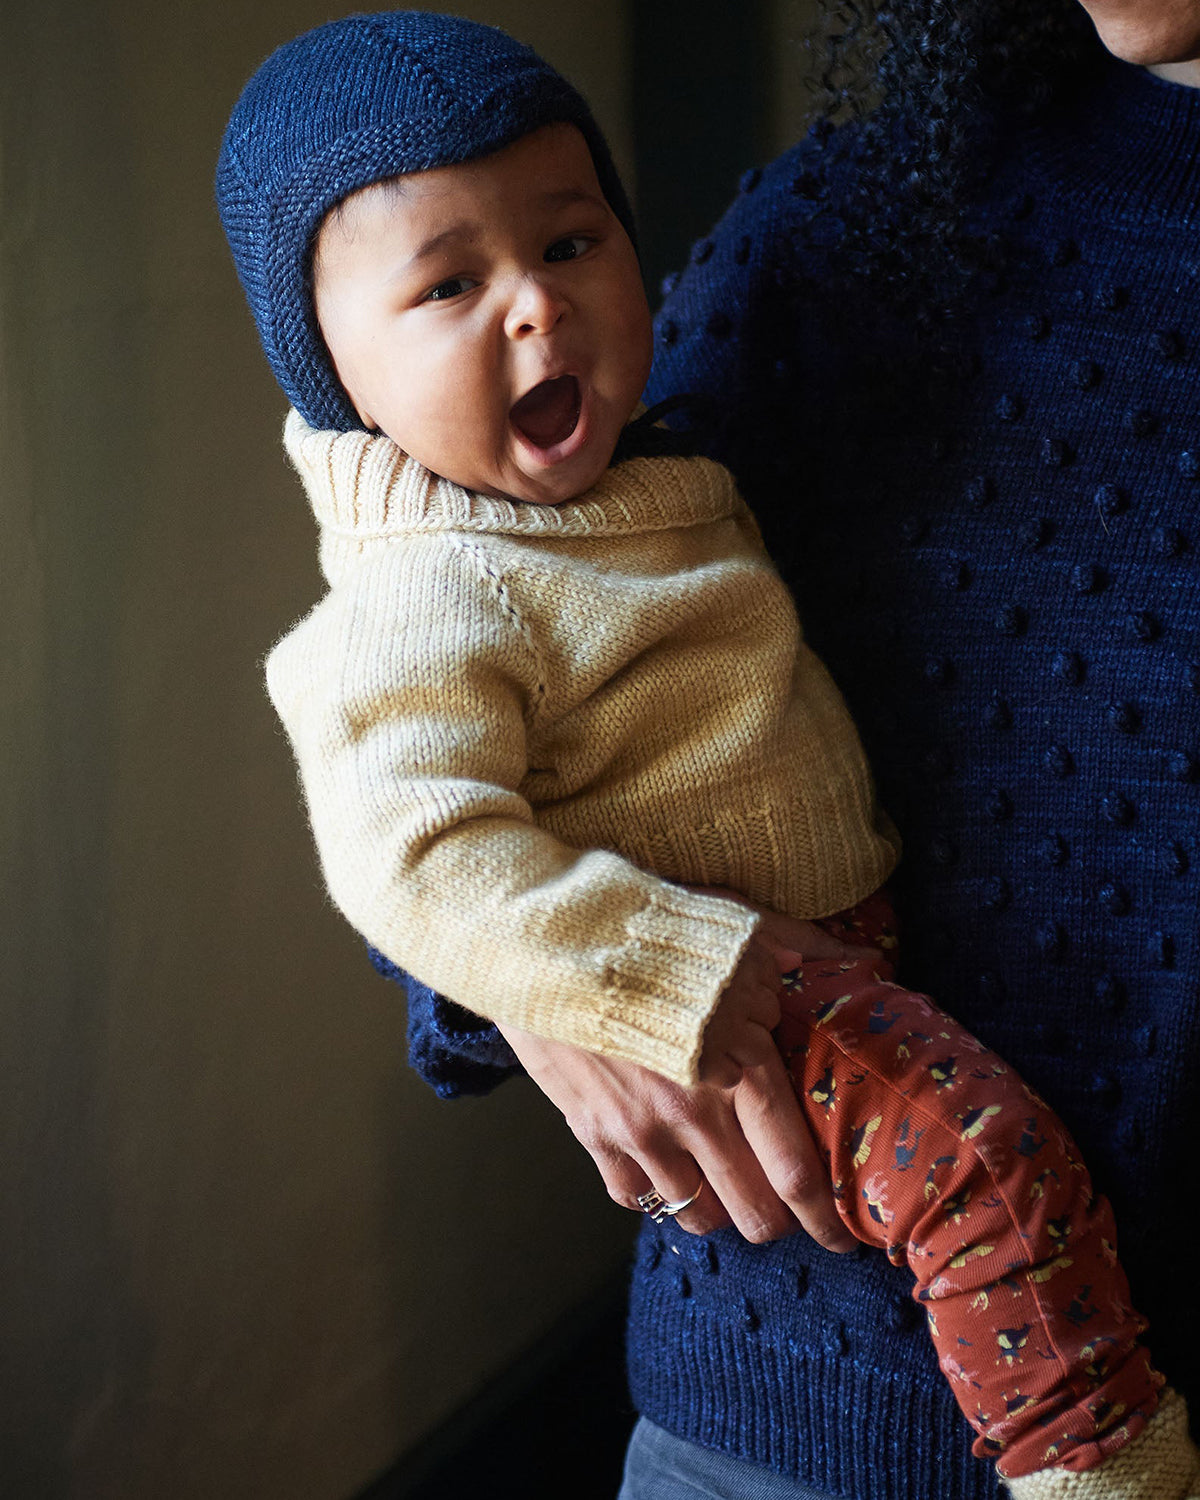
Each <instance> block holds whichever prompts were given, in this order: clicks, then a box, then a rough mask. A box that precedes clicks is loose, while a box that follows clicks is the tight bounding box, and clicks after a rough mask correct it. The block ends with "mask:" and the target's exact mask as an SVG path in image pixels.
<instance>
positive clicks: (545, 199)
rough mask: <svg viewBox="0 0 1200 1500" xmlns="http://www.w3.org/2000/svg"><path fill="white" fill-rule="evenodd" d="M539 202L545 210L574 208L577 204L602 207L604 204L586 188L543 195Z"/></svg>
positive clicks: (561, 190) (564, 189) (568, 189)
mask: <svg viewBox="0 0 1200 1500" xmlns="http://www.w3.org/2000/svg"><path fill="white" fill-rule="evenodd" d="M538 202H539V203H540V205H541V206H542V207H543V208H572V207H574V205H575V204H577V203H578V204H584V205H587V206H590V207H600V206H602V205H603V204H604V199H603V198H601V197H600V196H599V194H597V193H589V192H588V190H587V189H586V188H578V187H567V188H557V189H555V190H554V191H552V192H549V193H542V194H541V195H540V197H539V198H538Z"/></svg>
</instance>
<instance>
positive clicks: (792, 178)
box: [411, 65, 1200, 1500]
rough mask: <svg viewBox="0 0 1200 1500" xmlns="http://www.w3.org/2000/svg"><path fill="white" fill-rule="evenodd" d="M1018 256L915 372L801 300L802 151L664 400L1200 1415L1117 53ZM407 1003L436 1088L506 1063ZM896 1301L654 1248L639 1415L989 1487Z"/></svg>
mask: <svg viewBox="0 0 1200 1500" xmlns="http://www.w3.org/2000/svg"><path fill="white" fill-rule="evenodd" d="M1008 144H1009V147H1010V149H1008V150H1006V152H1005V153H1004V166H1003V168H1002V169H1001V170H1000V171H999V172H997V174H996V175H995V176H994V177H993V179H992V181H991V183H990V184H989V186H988V187H987V189H986V193H985V196H984V200H983V201H982V202H981V203H980V204H979V205H978V207H977V210H976V220H977V227H979V228H980V229H982V230H984V231H986V232H989V233H993V234H998V235H1000V236H1002V237H1003V239H1004V241H1005V243H1006V244H1007V245H1008V247H1009V252H1010V253H1009V263H1008V266H1007V269H1006V271H1005V273H1004V274H1003V275H993V276H991V277H990V279H986V280H984V281H982V282H981V283H980V284H979V285H977V286H976V287H975V288H974V289H973V291H972V293H971V297H970V305H969V309H968V313H967V315H966V317H965V318H964V319H963V321H962V324H961V327H960V328H959V330H958V332H957V333H956V335H955V339H954V343H953V346H952V347H950V348H948V349H943V350H941V351H939V353H938V354H937V355H936V356H931V355H930V354H929V352H928V350H927V349H925V348H924V347H922V346H919V345H918V344H917V343H916V341H915V340H914V339H913V338H912V336H911V334H910V331H909V330H908V328H906V327H905V326H904V325H903V323H902V322H901V321H900V320H898V319H895V318H893V317H891V316H890V315H889V313H888V311H887V309H886V308H881V307H874V306H872V305H871V302H870V296H869V293H868V292H858V293H855V294H847V295H846V296H845V297H843V298H841V299H839V300H838V301H837V302H833V301H832V300H831V298H830V296H829V294H828V290H827V288H823V287H822V275H821V269H820V267H819V266H817V265H811V266H808V267H806V268H804V269H805V270H807V271H808V272H810V273H811V275H812V279H813V286H814V292H813V295H812V296H811V298H810V299H808V300H807V302H806V300H805V299H804V298H803V297H801V298H799V299H797V298H796V296H795V295H794V294H793V295H787V296H782V295H781V294H780V289H779V287H780V281H781V280H782V281H783V282H784V283H786V285H787V286H788V287H789V288H791V289H793V292H794V288H795V286H796V285H797V284H798V281H802V280H803V276H802V275H801V276H798V274H797V267H796V265H795V262H794V259H793V257H794V253H795V252H794V250H793V249H792V248H791V246H792V242H793V238H794V236H793V234H792V231H793V230H794V229H795V227H796V226H797V225H798V224H800V223H801V222H802V221H803V220H804V219H805V217H806V216H808V215H810V214H813V213H814V212H818V211H821V210H823V209H829V208H831V207H832V208H833V209H834V210H835V211H836V204H835V203H831V194H832V193H833V191H834V190H833V189H832V188H831V186H830V180H829V179H830V173H829V172H828V170H827V168H826V167H825V165H824V162H825V157H826V156H827V155H828V154H829V151H828V147H826V148H822V147H821V146H820V145H819V144H818V143H817V142H815V141H809V142H806V143H804V144H802V145H801V146H799V147H797V148H796V149H795V150H793V151H791V152H789V153H787V154H786V155H785V156H783V157H781V158H780V159H779V160H778V161H777V162H776V163H774V165H772V166H771V167H769V168H768V169H766V170H765V171H764V172H762V173H757V172H752V173H750V174H748V175H747V176H746V178H744V179H743V182H742V191H741V193H740V195H739V197H738V199H737V201H736V202H735V203H734V205H733V206H732V207H731V209H730V210H729V212H728V213H727V215H726V217H725V218H724V220H723V221H722V223H721V224H720V225H719V226H718V228H717V229H716V230H715V231H714V233H713V234H712V236H711V237H710V238H708V239H706V240H704V241H702V242H701V243H700V244H699V245H697V246H696V247H695V249H694V251H693V254H692V257H691V261H690V263H689V265H688V266H687V268H686V269H685V270H684V272H683V273H682V274H681V276H680V277H679V279H678V282H677V284H676V286H675V287H674V289H673V291H672V292H671V294H670V295H669V297H668V300H667V303H666V306H665V307H664V309H663V312H662V314H661V315H660V318H659V323H658V335H659V354H658V360H657V363H656V366H655V374H654V378H653V381H652V385H651V390H650V392H649V396H650V398H651V399H659V398H661V397H664V396H667V395H670V394H672V393H674V392H676V391H679V390H684V389H686V390H688V391H699V392H701V393H704V394H707V395H710V396H712V397H713V398H714V399H715V400H716V401H718V402H719V403H720V405H721V407H722V408H723V410H724V411H725V412H726V413H727V414H728V420H727V421H726V422H724V423H723V424H722V429H721V431H720V433H719V435H718V437H717V438H716V439H715V441H714V448H715V451H716V456H718V457H721V458H723V459H724V460H725V461H726V462H728V463H729V464H730V465H731V467H732V468H733V469H734V470H735V472H736V473H737V474H738V477H739V479H740V480H741V482H742V484H743V487H744V489H745V491H746V494H747V498H748V499H749V500H750V502H751V504H752V505H753V506H754V508H755V510H756V512H757V513H758V515H759V518H760V520H761V521H762V522H763V526H764V531H765V532H766V534H767V538H768V542H769V543H770V544H771V545H772V547H773V550H774V552H775V554H776V556H777V557H778V558H779V559H780V561H781V564H782V565H783V567H784V569H785V571H786V573H787V574H788V576H789V578H790V580H791V582H792V583H793V585H794V587H795V590H796V595H797V599H798V602H799V606H800V610H801V614H802V617H803V619H804V622H805V627H806V630H807V632H808V635H809V637H810V639H811V640H812V642H813V644H814V645H815V647H816V648H817V650H818V651H819V653H820V654H821V655H822V656H823V657H824V658H825V660H826V662H827V663H828V664H829V666H830V668H831V669H832V671H833V673H834V676H835V677H836V678H837V680H838V681H839V683H840V684H841V686H842V688H843V689H844V691H845V692H846V695H847V697H848V699H849V701H850V705H851V708H852V710H853V712H854V714H855V716H856V718H857V721H858V724H859V727H860V729H861V731H862V734H863V738H864V740H865V741H866V744H867V748H868V751H869V753H870V755H871V758H872V762H873V764H874V767H875V770H876V774H877V777H878V781H879V787H880V794H881V798H882V800H883V802H884V804H885V806H887V808H888V810H889V811H890V812H891V813H892V815H893V817H895V819H896V820H897V822H898V823H899V825H900V827H901V830H902V832H903V833H904V835H905V840H906V844H905V858H904V862H903V864H902V866H901V872H900V875H899V877H898V880H897V895H898V898H899V904H900V909H901V913H902V917H903V919H904V923H905V961H904V968H903V973H902V978H904V979H905V980H906V982H907V983H908V984H910V985H913V986H915V987H918V988H924V989H928V990H929V991H931V992H932V993H933V994H934V995H935V996H936V997H937V998H938V1000H939V1002H940V1003H941V1004H943V1005H944V1006H945V1007H946V1008H947V1009H949V1010H950V1011H952V1012H953V1013H954V1014H956V1015H957V1016H959V1017H960V1018H961V1019H962V1020H963V1021H964V1022H965V1023H966V1024H967V1025H968V1026H969V1027H971V1028H972V1029H973V1030H974V1031H976V1032H977V1033H978V1034H979V1035H980V1036H981V1037H982V1038H983V1039H984V1040H985V1041H986V1042H987V1043H988V1044H989V1045H990V1046H992V1047H994V1048H996V1049H997V1050H998V1051H999V1052H1000V1053H1001V1054H1002V1055H1003V1056H1005V1057H1007V1058H1008V1059H1009V1060H1010V1061H1012V1062H1013V1063H1014V1064H1016V1065H1017V1066H1018V1067H1019V1068H1021V1070H1022V1071H1023V1072H1024V1074H1025V1076H1026V1078H1027V1079H1028V1080H1029V1081H1030V1082H1031V1083H1032V1084H1034V1085H1035V1086H1036V1087H1038V1088H1040V1089H1041V1090H1042V1091H1043V1092H1044V1093H1045V1094H1046V1096H1047V1097H1048V1098H1049V1100H1050V1101H1051V1103H1052V1104H1053V1105H1054V1106H1055V1107H1056V1108H1057V1109H1058V1111H1059V1112H1060V1113H1061V1115H1062V1116H1063V1117H1064V1119H1065V1120H1066V1121H1067V1123H1068V1125H1069V1126H1070V1127H1071V1129H1072V1130H1073V1131H1074V1133H1075V1135H1076V1137H1077V1139H1078V1140H1079V1142H1080V1144H1081V1146H1082V1147H1083V1149H1084V1152H1085V1154H1086V1156H1087V1158H1088V1161H1089V1165H1090V1166H1091V1168H1092V1172H1093V1175H1094V1177H1095V1179H1096V1181H1097V1184H1098V1186H1099V1187H1100V1188H1101V1189H1102V1190H1103V1191H1105V1192H1107V1193H1108V1194H1109V1196H1110V1197H1111V1198H1112V1200H1113V1203H1114V1206H1115V1208H1116V1210H1117V1216H1118V1223H1119V1226H1120V1233H1121V1248H1122V1256H1123V1259H1124V1262H1125V1265H1126V1267H1127V1269H1128V1271H1129V1274H1130V1277H1131V1280H1132V1283H1133V1289H1134V1294H1135V1298H1136V1301H1137V1303H1138V1305H1139V1307H1140V1308H1141V1309H1142V1310H1143V1311H1144V1312H1145V1313H1147V1314H1148V1316H1149V1317H1150V1319H1151V1323H1152V1327H1151V1333H1150V1342H1151V1346H1152V1348H1153V1350H1154V1353H1155V1356H1156V1362H1157V1363H1158V1364H1159V1366H1160V1368H1162V1369H1163V1370H1164V1371H1165V1372H1166V1373H1167V1375H1168V1376H1169V1378H1170V1379H1171V1381H1172V1383H1173V1384H1174V1385H1175V1386H1176V1387H1178V1388H1179V1389H1180V1390H1182V1391H1183V1392H1184V1393H1185V1394H1189V1395H1190V1399H1191V1404H1192V1408H1193V1411H1197V1410H1200V1382H1198V1381H1197V1378H1196V1375H1195V1371H1196V1370H1197V1368H1200V1361H1198V1357H1197V1352H1196V1351H1197V1347H1198V1345H1200V1302H1198V1299H1197V1296H1196V1292H1195V1288H1194V1284H1193V1282H1192V1279H1191V1275H1192V1265H1193V1262H1194V1254H1193V1251H1192V1249H1191V1243H1192V1235H1193V1234H1194V1230H1193V1229H1192V1210H1191V1194H1192V1183H1191V1173H1190V1170H1189V1168H1188V1165H1187V1146H1188V1145H1189V1144H1190V1143H1191V1141H1192V1140H1193V1139H1194V1136H1195V1123H1196V1113H1197V1111H1196V1106H1195V1098H1196V1094H1197V1089H1196V1082H1195V1080H1196V1077H1197V1075H1198V1072H1200V1069H1198V1067H1197V1064H1198V1062H1200V935H1198V933H1197V910H1198V896H1200V590H1198V587H1197V585H1198V581H1200V91H1192V90H1187V89H1184V88H1181V87H1178V86H1173V85H1169V84H1165V83H1161V82H1159V81H1157V80H1155V79H1154V78H1152V77H1151V76H1149V75H1148V74H1145V73H1143V72H1141V71H1139V70H1136V69H1132V68H1128V67H1125V66H1123V65H1113V66H1112V67H1111V68H1109V69H1107V71H1106V72H1105V75H1104V77H1103V80H1102V82H1101V83H1100V84H1099V85H1098V87H1097V90H1096V91H1095V92H1094V93H1093V94H1092V95H1091V97H1090V98H1089V100H1088V101H1087V103H1086V104H1084V105H1079V106H1075V107H1074V108H1073V109H1072V111H1071V112H1070V113H1069V114H1067V115H1065V116H1062V117H1060V118H1058V119H1057V120H1055V121H1054V122H1053V123H1052V124H1049V125H1047V126H1044V127H1043V128H1042V129H1040V130H1039V131H1037V132H1034V133H1032V134H1026V135H1023V136H1021V137H1019V138H1014V139H1013V140H1012V141H1011V142H1010V143H1008ZM462 1023H463V1016H462V1013H458V1014H457V1015H456V1014H455V1012H454V1011H453V1009H452V1008H450V1007H448V1006H447V1005H446V1004H445V1003H444V1002H441V1001H437V1000H435V999H434V998H433V997H431V996H429V995H428V993H427V992H425V993H421V992H419V991H417V992H414V994H413V1004H412V1009H411V1029H412V1032H413V1036H414V1044H415V1045H414V1055H415V1058H416V1060H417V1062H418V1065H419V1066H420V1067H421V1070H422V1071H423V1072H424V1073H425V1075H426V1076H427V1077H429V1078H430V1080H431V1081H432V1082H434V1083H435V1085H437V1086H439V1088H440V1091H442V1092H444V1093H453V1092H457V1091H459V1090H460V1089H462V1088H464V1087H465V1088H467V1089H477V1088H479V1087H481V1086H483V1085H484V1084H486V1083H488V1082H490V1081H494V1080H495V1079H496V1078H498V1077H499V1076H502V1072H503V1069H504V1067H505V1066H506V1065H507V1064H509V1063H510V1062H511V1058H510V1057H507V1056H506V1054H505V1052H504V1049H503V1047H502V1044H501V1045H497V1043H496V1038H495V1034H494V1033H490V1032H488V1031H486V1030H484V1031H480V1030H478V1029H476V1030H469V1029H463V1025H462ZM910 1285H911V1279H910V1277H909V1275H908V1273H907V1272H906V1271H903V1270H896V1269H894V1268H892V1267H891V1266H890V1265H889V1264H888V1263H887V1261H886V1260H885V1259H884V1257H883V1256H882V1255H878V1254H874V1253H870V1252H866V1251H862V1252H860V1253H859V1254H857V1255H852V1256H848V1257H835V1256H832V1255H827V1254H825V1253H823V1252H822V1251H820V1250H818V1249H815V1248H814V1247H813V1246H812V1245H811V1243H809V1242H807V1241H806V1240H805V1239H804V1237H803V1236H797V1237H795V1238H793V1239H790V1240H787V1241H784V1242H782V1243H778V1244H774V1245H768V1246H751V1245H747V1244H745V1243H744V1242H742V1241H741V1240H740V1238H739V1237H738V1236H737V1235H736V1234H735V1233H734V1232H732V1231H726V1232H723V1233H720V1234H716V1235H713V1236H711V1237H709V1238H708V1239H705V1240H696V1239H693V1238H691V1237H689V1236H688V1235H686V1234H684V1233H682V1232H681V1231H676V1230H673V1229H672V1228H671V1227H670V1226H669V1225H666V1226H663V1227H662V1228H655V1227H654V1226H652V1225H649V1224H647V1225H646V1226H644V1229H643V1234H642V1239H641V1242H640V1249H639V1254H638V1258H637V1264H636V1268H635V1272H634V1284H633V1300H632V1309H631V1321H630V1344H629V1357H630V1371H631V1379H632V1385H633V1393H634V1398H635V1401H636V1403H637V1405H638V1407H639V1409H640V1410H641V1411H642V1412H643V1413H644V1414H645V1415H647V1416H649V1417H650V1418H651V1419H652V1420H654V1421H656V1422H658V1423H660V1424H661V1425H663V1426H665V1427H667V1428H669V1429H670V1430H671V1431H673V1432H676V1433H678V1434H680V1435H681V1436H683V1437H686V1438H690V1439H692V1440H694V1441H696V1442H698V1443H702V1444H705V1445H708V1446H711V1447H716V1448H721V1449H724V1450H725V1451H727V1452H729V1453H731V1454H734V1455H737V1456H739V1457H742V1458H746V1459H749V1460H751V1461H753V1462H756V1463H759V1464H762V1465H767V1466H770V1467H773V1468H775V1469H778V1470H781V1471H783V1472H785V1473H788V1474H792V1475H795V1476H796V1477H797V1478H799V1479H802V1480H807V1481H809V1482H811V1483H812V1484H814V1485H817V1486H819V1487H821V1488H824V1489H827V1490H829V1491H830V1492H831V1493H833V1494H838V1495H845V1496H848V1497H849V1496H852V1497H854V1500H985V1497H988V1500H991V1497H994V1496H995V1495H996V1494H997V1493H998V1490H997V1484H996V1480H995V1477H994V1475H993V1473H992V1471H991V1469H990V1467H989V1466H988V1465H987V1464H985V1463H982V1462H981V1461H979V1460H976V1459H973V1458H972V1457H971V1456H970V1454H969V1447H970V1441H971V1434H970V1431H969V1429H968V1428H967V1427H966V1425H965V1423H964V1422H962V1420H961V1419H960V1417H959V1416H958V1413H957V1409H956V1408H955V1406H954V1403H953V1400H952V1398H951V1397H950V1394H949V1391H948V1388H947V1387H946V1384H945V1382H944V1381H943V1380H942V1378H941V1376H940V1375H939V1373H938V1371H937V1368H936V1364H935V1361H934V1357H933V1352H932V1348H931V1346H930V1344H929V1341H928V1339H927V1338H926V1335H925V1333H924V1329H923V1326H922V1320H921V1318H920V1316H919V1314H918V1313H917V1311H916V1309H915V1308H914V1306H913V1304H912V1302H911V1301H910V1299H909V1295H908V1294H909V1288H910Z"/></svg>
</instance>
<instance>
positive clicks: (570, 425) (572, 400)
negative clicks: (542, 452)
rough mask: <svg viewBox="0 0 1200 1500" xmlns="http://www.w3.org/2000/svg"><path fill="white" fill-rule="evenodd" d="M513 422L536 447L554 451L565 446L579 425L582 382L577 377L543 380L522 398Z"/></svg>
mask: <svg viewBox="0 0 1200 1500" xmlns="http://www.w3.org/2000/svg"><path fill="white" fill-rule="evenodd" d="M509 418H510V419H511V421H512V424H513V426H514V427H515V428H516V429H517V431H518V432H520V433H522V434H523V435H524V436H525V437H527V438H528V439H529V441H530V442H531V443H533V444H534V445H535V447H538V448H553V447H554V446H555V444H557V443H565V442H566V440H567V439H568V438H569V437H570V436H571V434H572V433H573V432H574V431H575V424H576V423H577V422H578V421H579V382H578V381H577V380H576V379H575V377H574V375H560V376H559V377H558V379H557V380H543V381H542V383H541V385H535V386H534V388H533V390H531V391H527V392H526V393H525V395H524V396H522V397H521V399H520V400H519V401H518V402H517V404H516V405H515V406H514V407H513V409H512V411H511V412H510V413H509Z"/></svg>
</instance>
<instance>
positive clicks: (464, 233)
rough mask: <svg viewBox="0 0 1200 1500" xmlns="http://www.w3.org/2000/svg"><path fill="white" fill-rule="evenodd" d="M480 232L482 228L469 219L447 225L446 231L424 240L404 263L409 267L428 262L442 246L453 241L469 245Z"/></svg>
mask: <svg viewBox="0 0 1200 1500" xmlns="http://www.w3.org/2000/svg"><path fill="white" fill-rule="evenodd" d="M480 232H481V226H480V225H478V224H473V223H471V221H470V220H468V219H462V220H460V221H459V222H458V223H455V224H447V225H446V227H445V229H439V230H438V232H437V233H436V234H431V235H430V236H429V238H428V239H427V240H422V241H421V243H420V244H419V245H418V246H417V248H416V249H415V250H414V251H413V253H412V254H411V255H410V256H409V257H408V259H407V260H406V261H405V262H404V265H405V266H406V267H407V266H411V265H413V264H414V263H415V262H416V261H419V260H428V259H429V257H430V256H431V255H436V254H437V252H438V251H439V250H440V249H441V248H442V246H443V245H445V244H447V243H448V242H449V241H451V240H453V241H455V242H456V243H460V244H469V243H470V242H471V241H473V240H477V239H478V238H479V236H480ZM401 269H403V267H402V268H401Z"/></svg>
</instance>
